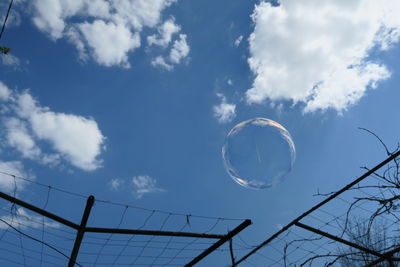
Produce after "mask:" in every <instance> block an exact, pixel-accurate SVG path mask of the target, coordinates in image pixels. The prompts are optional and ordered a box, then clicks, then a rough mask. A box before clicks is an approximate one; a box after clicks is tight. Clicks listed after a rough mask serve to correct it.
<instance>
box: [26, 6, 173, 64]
mask: <svg viewBox="0 0 400 267" xmlns="http://www.w3.org/2000/svg"><path fill="white" fill-rule="evenodd" d="M175 2H176V0H152V1H148V0H109V1H106V0H35V1H33V10H34V16H33V22H34V24H35V25H36V26H37V27H38V28H39V29H40V30H41V31H43V32H45V33H47V34H48V35H49V36H50V37H51V38H52V39H53V40H57V39H60V38H63V37H65V38H67V40H69V41H70V42H71V43H72V44H74V45H75V46H76V48H77V49H78V52H79V54H80V58H81V59H83V60H86V59H87V58H88V55H90V56H91V57H92V58H93V59H94V60H95V61H96V62H97V63H98V64H100V65H104V66H122V67H129V66H130V64H129V59H128V55H129V53H130V52H132V51H134V50H135V49H136V48H138V47H140V35H139V34H140V33H141V32H142V30H143V28H144V27H149V28H150V29H152V28H155V27H156V26H157V25H158V24H159V23H160V20H161V12H162V11H163V10H164V9H165V8H167V7H168V6H170V5H171V4H173V3H175ZM177 28H179V26H177V25H175V24H174V21H173V20H172V19H171V20H168V21H166V22H165V23H164V24H163V26H162V27H161V29H160V32H159V33H160V34H161V38H160V39H157V38H156V39H152V38H150V40H153V41H154V44H160V45H164V44H165V43H168V42H169V40H170V38H171V35H172V34H173V33H174V32H176V30H177ZM150 42H152V41H150ZM88 51H89V53H88Z"/></svg>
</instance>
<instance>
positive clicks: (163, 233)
mask: <svg viewBox="0 0 400 267" xmlns="http://www.w3.org/2000/svg"><path fill="white" fill-rule="evenodd" d="M85 232H90V233H108V234H128V235H155V236H177V237H195V238H214V239H220V238H224V237H225V235H215V234H199V233H189V232H170V231H152V230H133V229H114V228H99V227H86V228H85Z"/></svg>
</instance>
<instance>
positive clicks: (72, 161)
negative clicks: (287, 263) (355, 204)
mask: <svg viewBox="0 0 400 267" xmlns="http://www.w3.org/2000/svg"><path fill="white" fill-rule="evenodd" d="M89 2H90V4H89ZM360 2H361V1H344V2H337V1H326V3H325V2H324V3H320V1H316V0H306V1H302V3H301V4H300V3H292V2H290V1H283V0H282V1H281V2H280V5H279V4H277V3H274V4H270V3H269V2H259V1H234V2H233V1H225V0H224V1H217V2H216V1H181V0H179V1H178V0H177V1H174V0H154V1H144V0H143V1H140V0H136V1H135V0H132V1H128V0H126V1H117V0H113V1H106V0H104V1H103V0H98V1H92V2H91V1H84V0H82V1H69V0H57V1H24V0H20V1H15V3H14V6H13V9H12V13H11V17H10V19H9V21H8V24H7V27H6V30H5V32H4V35H3V37H2V39H1V45H4V46H9V47H11V48H12V51H11V53H10V55H8V56H2V57H1V60H0V63H1V65H0V81H1V83H0V89H1V90H0V100H1V101H2V104H1V105H2V107H1V113H0V114H1V118H0V120H1V123H2V127H1V130H0V134H1V139H0V140H1V142H0V146H1V149H0V152H1V161H0V163H1V164H0V167H2V168H3V170H4V171H6V172H12V173H14V174H16V175H21V176H23V177H27V178H30V179H33V180H35V181H37V182H40V183H44V184H49V185H53V186H57V187H60V188H64V189H66V190H69V191H73V192H79V193H80V194H84V195H89V194H93V195H95V196H96V197H98V198H101V199H109V200H113V201H117V202H122V203H129V204H132V205H136V206H141V207H146V208H149V209H160V210H169V211H173V212H180V213H190V214H200V215H209V216H215V217H233V218H250V219H252V220H253V223H254V224H253V225H252V226H251V227H250V228H249V229H247V230H246V232H245V234H243V236H244V237H245V238H246V239H247V240H249V242H250V243H257V242H260V241H262V240H263V239H265V238H266V237H268V236H269V234H271V233H273V232H274V231H276V230H277V229H278V225H282V224H285V223H286V222H288V221H290V219H291V218H294V217H295V216H296V215H298V214H300V213H301V212H302V211H304V210H305V209H307V208H308V207H310V206H311V205H312V204H313V203H315V202H316V201H318V199H317V198H315V197H313V196H312V194H313V193H315V192H316V191H317V189H318V188H319V189H320V190H323V191H330V190H334V189H336V188H339V187H340V186H342V185H344V184H347V183H348V182H349V181H351V180H352V179H353V178H354V177H355V176H356V175H358V174H360V173H361V170H360V169H359V166H364V165H369V166H372V165H374V164H375V163H377V162H379V161H380V160H381V159H382V158H383V157H385V153H384V151H383V150H382V147H380V145H379V143H378V142H377V140H376V139H374V138H373V137H372V136H371V135H369V134H367V133H365V132H363V131H361V130H359V129H358V127H364V128H368V129H370V130H372V131H374V132H375V133H377V134H378V135H379V136H380V137H381V138H382V139H383V140H384V141H385V142H386V143H387V144H388V145H389V146H392V147H393V146H395V145H396V143H397V142H398V135H397V133H398V132H399V130H400V126H399V123H397V122H398V119H399V118H398V113H399V106H398V99H400V94H399V90H398V88H397V87H398V86H397V85H398V84H399V81H400V80H399V79H400V78H399V77H400V76H399V73H398V69H399V67H400V64H399V62H398V58H399V55H400V47H399V46H398V41H399V32H400V22H399V21H398V18H396V15H395V14H398V11H399V9H400V6H399V4H398V3H396V1H390V0H387V1H380V2H379V3H377V2H375V1H368V4H366V5H365V6H364V5H361V4H360ZM7 5H8V3H5V1H3V2H2V3H1V6H0V8H1V9H0V11H1V16H3V14H5V11H6V7H7ZM256 117H265V118H269V119H272V120H275V121H277V122H279V123H280V124H282V125H283V126H284V127H285V128H286V129H287V130H288V131H289V132H290V134H291V135H292V138H293V140H294V143H295V146H296V151H297V160H296V162H295V165H294V168H293V170H292V172H291V173H290V174H289V176H288V177H287V178H286V180H285V181H284V182H283V183H281V184H279V185H277V186H275V187H273V188H269V189H266V190H259V191H257V190H251V189H246V188H244V187H241V186H239V185H238V184H236V183H235V182H234V181H233V180H232V179H231V178H230V177H229V175H228V174H227V172H226V171H225V169H224V165H223V162H222V158H221V147H222V145H223V142H224V138H225V136H226V134H227V133H228V132H229V130H230V129H231V128H232V127H234V126H235V125H236V124H237V123H239V122H241V121H244V120H248V119H251V118H256ZM0 170H2V169H1V168H0ZM0 178H1V179H6V178H5V177H0ZM0 186H2V187H3V189H2V190H3V191H6V192H7V190H9V189H10V188H11V187H10V186H11V185H10V184H8V182H4V183H0ZM7 188H8V189H7ZM20 190H21V192H20V196H21V197H22V198H23V197H24V195H25V194H26V196H27V199H28V200H29V196H30V194H33V193H34V192H32V190H33V188H32V189H30V187H29V186H28V185H26V186H25V187H24V188H22V187H21V188H20ZM28 192H29V194H28ZM56 204H59V205H60V207H66V206H67V204H66V203H63V202H61V201H60V202H59V203H56ZM71 212H72V211H71ZM79 212H80V210H78V213H79ZM99 216H100V217H101V216H104V220H106V217H107V216H106V215H104V214H103V215H101V214H100V215H99ZM132 219H133V218H132ZM228 262H229V258H228V257H227V258H226V263H228ZM218 263H219V262H218ZM208 264H209V265H204V266H212V264H213V263H212V262H211V263H210V262H209V263H208ZM214 264H215V263H214Z"/></svg>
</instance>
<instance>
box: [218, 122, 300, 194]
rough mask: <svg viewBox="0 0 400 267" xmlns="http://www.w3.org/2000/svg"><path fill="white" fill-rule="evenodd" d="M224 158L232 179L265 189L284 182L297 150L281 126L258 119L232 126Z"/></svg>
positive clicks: (251, 186) (225, 145)
mask: <svg viewBox="0 0 400 267" xmlns="http://www.w3.org/2000/svg"><path fill="white" fill-rule="evenodd" d="M222 157H223V160H224V164H225V168H226V170H227V171H228V173H229V175H230V176H231V177H232V178H233V180H235V181H236V182H237V183H239V184H240V185H242V186H244V187H248V188H253V189H264V188H268V187H271V186H273V185H275V184H277V183H279V182H281V181H282V180H283V178H284V177H285V176H286V175H287V174H288V173H289V172H290V171H291V169H292V167H293V164H294V161H295V158H296V149H295V147H294V143H293V140H292V138H291V136H290V134H289V132H288V131H287V130H286V129H285V128H284V127H283V126H282V125H280V124H279V123H277V122H275V121H273V120H269V119H266V118H256V119H252V120H247V121H244V122H241V123H239V124H237V125H236V126H235V127H233V129H232V130H231V131H230V132H229V133H228V135H227V136H226V139H225V144H224V146H223V147H222Z"/></svg>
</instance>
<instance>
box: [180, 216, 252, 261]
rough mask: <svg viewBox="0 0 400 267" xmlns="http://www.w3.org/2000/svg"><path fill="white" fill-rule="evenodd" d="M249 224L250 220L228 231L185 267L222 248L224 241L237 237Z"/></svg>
mask: <svg viewBox="0 0 400 267" xmlns="http://www.w3.org/2000/svg"><path fill="white" fill-rule="evenodd" d="M250 224H251V220H245V221H244V222H242V223H241V224H240V225H239V226H237V227H236V228H235V229H233V230H232V231H230V232H229V233H228V234H227V235H225V236H224V237H223V238H221V239H220V240H218V241H217V242H215V243H214V244H213V245H212V246H210V247H209V248H207V249H206V250H204V251H203V252H202V253H201V254H200V255H199V256H197V257H196V258H194V259H193V260H192V261H191V262H189V263H188V264H186V265H185V267H191V266H193V265H195V264H196V263H198V262H199V261H201V260H202V259H203V258H205V257H207V255H209V254H210V253H211V252H213V251H214V250H216V249H217V248H219V247H220V246H222V245H223V244H224V243H225V242H226V241H228V240H230V239H232V237H234V236H235V235H237V234H238V233H239V232H240V231H242V230H243V229H244V228H246V227H247V226H249V225H250Z"/></svg>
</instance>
